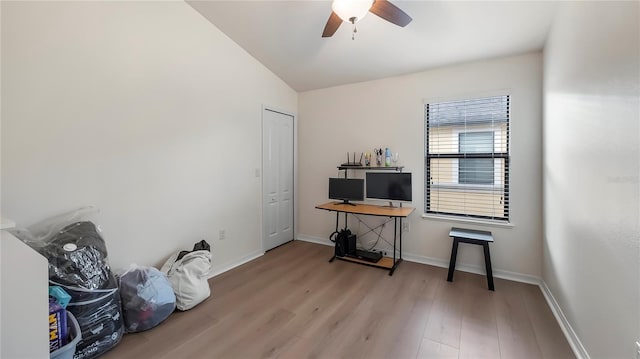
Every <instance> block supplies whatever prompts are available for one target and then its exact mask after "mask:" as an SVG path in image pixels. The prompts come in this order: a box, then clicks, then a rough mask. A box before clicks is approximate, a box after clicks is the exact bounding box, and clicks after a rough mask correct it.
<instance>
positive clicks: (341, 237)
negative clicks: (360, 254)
mask: <svg viewBox="0 0 640 359" xmlns="http://www.w3.org/2000/svg"><path fill="white" fill-rule="evenodd" d="M355 253H356V235H355V234H351V231H349V230H346V231H345V230H342V231H340V233H338V235H337V236H336V256H337V257H344V256H346V255H353V254H355Z"/></svg>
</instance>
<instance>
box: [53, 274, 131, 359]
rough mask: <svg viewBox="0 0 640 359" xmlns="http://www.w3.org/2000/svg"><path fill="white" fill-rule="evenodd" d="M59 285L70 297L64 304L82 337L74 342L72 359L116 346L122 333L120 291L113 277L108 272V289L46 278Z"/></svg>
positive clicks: (85, 356) (99, 352)
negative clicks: (80, 285) (89, 287)
mask: <svg viewBox="0 0 640 359" xmlns="http://www.w3.org/2000/svg"><path fill="white" fill-rule="evenodd" d="M49 282H50V283H51V284H52V285H59V286H61V287H62V288H63V289H64V290H65V291H66V292H67V293H69V295H70V296H71V301H70V302H69V304H68V305H67V310H68V311H70V312H71V313H72V314H73V315H74V316H75V317H76V320H77V321H78V324H79V325H80V330H81V332H82V339H81V340H80V341H79V342H78V344H77V345H76V352H75V354H74V355H73V359H90V358H95V357H97V356H100V355H102V354H104V353H106V352H107V351H108V350H109V349H111V348H113V347H114V346H116V345H117V344H118V343H119V342H120V339H122V335H123V334H124V325H123V318H122V310H121V306H120V291H119V290H118V287H117V285H116V280H115V278H114V277H113V275H111V274H110V277H109V281H108V283H107V285H106V286H107V287H108V288H104V289H86V288H80V287H71V286H67V285H64V284H62V283H56V282H53V281H49Z"/></svg>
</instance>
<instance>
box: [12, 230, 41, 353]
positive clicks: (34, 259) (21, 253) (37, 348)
mask: <svg viewBox="0 0 640 359" xmlns="http://www.w3.org/2000/svg"><path fill="white" fill-rule="evenodd" d="M0 258H1V259H2V260H1V261H0V278H1V279H2V290H0V357H2V358H15V359H17V358H25V359H34V358H47V357H49V346H48V344H47V343H48V340H47V338H48V337H49V302H48V300H47V297H48V295H49V293H48V288H49V276H48V274H49V271H48V266H47V260H46V259H45V258H44V257H43V256H41V255H40V254H39V253H37V252H36V251H34V250H33V249H31V248H29V247H28V246H27V245H26V244H24V243H23V242H22V241H20V240H19V239H17V238H16V237H14V236H13V235H11V233H9V232H7V231H4V230H2V231H0ZM16 273H19V274H18V275H16ZM34 338H40V340H34Z"/></svg>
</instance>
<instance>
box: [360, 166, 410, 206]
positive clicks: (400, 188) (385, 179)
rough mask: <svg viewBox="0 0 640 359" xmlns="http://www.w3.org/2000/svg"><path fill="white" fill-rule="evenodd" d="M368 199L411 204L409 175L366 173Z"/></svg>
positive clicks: (399, 173) (405, 173) (403, 173)
mask: <svg viewBox="0 0 640 359" xmlns="http://www.w3.org/2000/svg"><path fill="white" fill-rule="evenodd" d="M366 187H367V198H368V199H381V200H387V201H402V202H411V201H412V196H411V173H407V172H367V174H366Z"/></svg>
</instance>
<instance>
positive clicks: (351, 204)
mask: <svg viewBox="0 0 640 359" xmlns="http://www.w3.org/2000/svg"><path fill="white" fill-rule="evenodd" d="M340 204H348V205H349V206H354V207H355V206H357V204H355V203H351V202H349V200H348V199H343V200H342V203H340Z"/></svg>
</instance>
